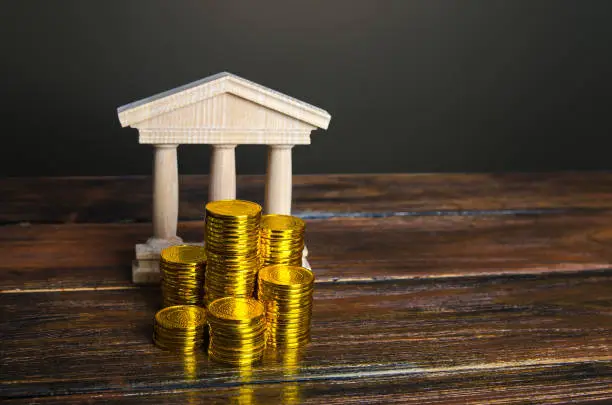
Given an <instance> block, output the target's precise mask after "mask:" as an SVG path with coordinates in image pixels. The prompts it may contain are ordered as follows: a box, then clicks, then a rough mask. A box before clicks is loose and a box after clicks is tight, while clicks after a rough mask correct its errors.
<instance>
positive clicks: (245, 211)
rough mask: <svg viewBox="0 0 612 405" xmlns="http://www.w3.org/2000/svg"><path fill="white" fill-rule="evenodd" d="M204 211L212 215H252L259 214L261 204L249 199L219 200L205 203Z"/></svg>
mask: <svg viewBox="0 0 612 405" xmlns="http://www.w3.org/2000/svg"><path fill="white" fill-rule="evenodd" d="M206 212H207V214H208V215H212V216H214V217H238V218H241V217H253V216H257V215H259V214H261V206H260V205H259V204H257V203H254V202H251V201H243V200H220V201H212V202H209V203H208V204H206Z"/></svg>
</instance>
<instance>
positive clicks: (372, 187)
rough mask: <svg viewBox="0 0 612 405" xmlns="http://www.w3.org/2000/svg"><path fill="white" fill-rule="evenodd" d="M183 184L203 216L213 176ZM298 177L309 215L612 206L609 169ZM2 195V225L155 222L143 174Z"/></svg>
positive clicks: (257, 196)
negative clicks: (537, 172)
mask: <svg viewBox="0 0 612 405" xmlns="http://www.w3.org/2000/svg"><path fill="white" fill-rule="evenodd" d="M179 182H180V184H179V195H180V197H179V200H180V206H179V217H180V219H181V220H197V219H201V218H202V212H203V210H202V207H203V204H204V202H205V201H206V200H207V196H208V176H199V175H193V176H181V177H180V181H179ZM293 183H294V184H293V211H294V213H297V214H300V215H304V216H306V217H313V216H314V217H316V216H323V217H327V216H338V215H353V216H363V215H366V216H367V215H371V214H375V215H394V214H398V213H399V214H403V215H406V214H408V215H410V214H421V215H423V214H429V215H436V214H440V211H441V213H442V214H445V213H446V214H454V215H457V214H477V213H478V212H476V213H474V212H471V211H499V210H508V211H517V210H518V211H522V210H540V211H546V210H568V209H601V208H606V209H607V208H610V207H612V193H610V190H612V174H610V173H540V174H528V173H524V174H440V175H438V174H435V175H433V174H432V175H430V174H416V175H412V174H381V175H301V176H294V178H293ZM237 187H238V193H237V196H238V198H242V199H246V200H250V201H256V202H259V203H261V204H263V200H264V188H265V177H264V176H238V180H237ZM0 194H2V196H3V204H2V210H0V223H19V222H42V223H75V222H76V223H106V222H150V221H151V202H152V183H151V178H150V177H146V176H133V177H95V178H92V177H78V178H77V177H73V178H9V179H3V180H2V181H0ZM466 211H467V212H466ZM485 214H486V212H485Z"/></svg>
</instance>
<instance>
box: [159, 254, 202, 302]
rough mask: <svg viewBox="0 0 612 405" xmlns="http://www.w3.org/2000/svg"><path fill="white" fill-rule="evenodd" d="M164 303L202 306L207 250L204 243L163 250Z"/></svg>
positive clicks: (161, 265) (161, 264)
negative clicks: (202, 244)
mask: <svg viewBox="0 0 612 405" xmlns="http://www.w3.org/2000/svg"><path fill="white" fill-rule="evenodd" d="M159 266H160V272H161V278H162V299H163V306H164V307H168V306H171V305H202V303H203V296H204V289H203V286H204V272H205V270H206V251H205V249H204V248H203V247H201V246H193V245H177V246H170V247H168V248H165V249H164V250H162V251H161V257H160V261H159Z"/></svg>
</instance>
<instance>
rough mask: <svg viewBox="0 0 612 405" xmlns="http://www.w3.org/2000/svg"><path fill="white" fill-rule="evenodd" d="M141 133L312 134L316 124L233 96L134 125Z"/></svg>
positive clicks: (219, 97) (222, 97) (214, 98)
mask: <svg viewBox="0 0 612 405" xmlns="http://www.w3.org/2000/svg"><path fill="white" fill-rule="evenodd" d="M134 126H135V127H137V128H138V129H139V130H170V129H173V130H177V131H184V130H188V129H191V130H205V129H214V130H218V131H221V130H259V131H263V130H269V131H272V132H273V131H279V130H285V131H296V130H301V131H308V132H310V131H312V130H313V129H316V128H317V127H315V126H314V125H310V124H307V123H306V122H304V121H301V120H298V119H295V118H293V117H291V116H289V115H286V114H283V113H280V112H278V111H275V110H271V109H268V108H262V107H261V105H259V104H257V103H254V102H252V101H249V100H246V99H244V98H242V97H238V96H235V95H233V94H230V93H222V94H218V95H216V96H213V97H210V98H207V99H205V100H202V101H198V102H196V103H193V104H189V105H187V106H184V107H181V108H179V109H176V110H172V111H170V112H167V113H164V114H159V115H155V116H153V117H152V118H150V119H148V120H144V121H141V122H139V123H137V124H135V125H134Z"/></svg>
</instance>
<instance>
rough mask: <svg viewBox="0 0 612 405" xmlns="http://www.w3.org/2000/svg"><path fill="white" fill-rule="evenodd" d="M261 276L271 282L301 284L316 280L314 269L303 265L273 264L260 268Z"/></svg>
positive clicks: (291, 284) (290, 284)
mask: <svg viewBox="0 0 612 405" xmlns="http://www.w3.org/2000/svg"><path fill="white" fill-rule="evenodd" d="M259 278H260V279H261V280H262V281H264V282H268V283H270V284H277V285H281V286H291V287H293V286H300V285H308V284H311V283H313V282H314V274H313V273H312V271H310V270H308V269H306V268H304V267H301V266H285V265H273V266H268V267H264V268H263V269H261V270H259Z"/></svg>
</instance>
